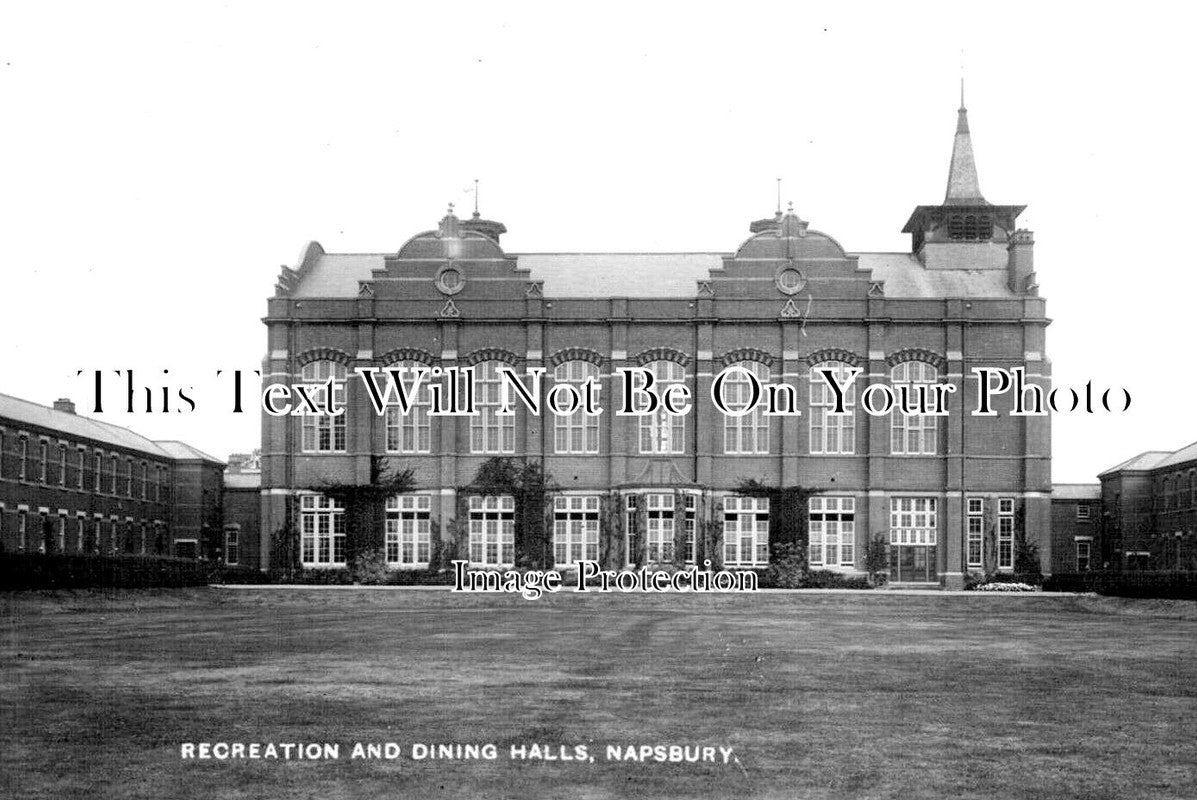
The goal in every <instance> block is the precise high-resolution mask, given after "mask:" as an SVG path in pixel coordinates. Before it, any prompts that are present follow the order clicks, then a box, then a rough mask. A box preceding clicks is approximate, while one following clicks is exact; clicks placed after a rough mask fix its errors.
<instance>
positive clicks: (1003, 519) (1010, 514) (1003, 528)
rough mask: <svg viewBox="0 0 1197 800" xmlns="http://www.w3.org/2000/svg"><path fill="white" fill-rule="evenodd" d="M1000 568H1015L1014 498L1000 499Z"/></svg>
mask: <svg viewBox="0 0 1197 800" xmlns="http://www.w3.org/2000/svg"><path fill="white" fill-rule="evenodd" d="M997 551H998V552H997V555H998V569H1013V568H1014V500H1013V498H1009V497H1003V498H1000V499H999V500H998V534H997Z"/></svg>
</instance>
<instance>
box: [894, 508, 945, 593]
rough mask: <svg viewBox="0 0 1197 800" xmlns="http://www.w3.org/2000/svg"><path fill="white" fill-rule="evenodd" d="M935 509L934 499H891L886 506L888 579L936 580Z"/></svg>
mask: <svg viewBox="0 0 1197 800" xmlns="http://www.w3.org/2000/svg"><path fill="white" fill-rule="evenodd" d="M936 530H937V506H936V499H935V498H934V497H894V498H891V499H890V504H889V544H890V548H889V553H890V562H889V563H890V580H891V581H894V582H909V583H929V582H933V581H935V580H937V579H938V576H939V569H938V565H937V562H938V551H937V547H936V545H937V533H936Z"/></svg>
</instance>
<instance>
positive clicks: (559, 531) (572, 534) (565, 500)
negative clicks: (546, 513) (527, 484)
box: [553, 496, 599, 567]
mask: <svg viewBox="0 0 1197 800" xmlns="http://www.w3.org/2000/svg"><path fill="white" fill-rule="evenodd" d="M598 542H599V499H598V497H576V496H559V497H555V498H553V560H554V561H555V562H556V563H557V566H565V567H568V566H572V565H573V564H575V563H576V562H578V561H581V560H583V559H587V560H590V561H597V560H598Z"/></svg>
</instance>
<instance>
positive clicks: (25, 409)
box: [0, 394, 171, 458]
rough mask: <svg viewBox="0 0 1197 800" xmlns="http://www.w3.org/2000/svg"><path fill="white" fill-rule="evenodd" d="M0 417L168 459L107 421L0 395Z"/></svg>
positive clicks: (151, 444) (136, 435)
mask: <svg viewBox="0 0 1197 800" xmlns="http://www.w3.org/2000/svg"><path fill="white" fill-rule="evenodd" d="M0 417H7V418H9V419H12V420H15V421H17V422H24V423H26V424H28V425H36V426H38V427H41V428H48V429H50V430H55V431H61V432H62V433H63V434H64V435H67V436H72V437H78V438H80V439H90V440H92V441H95V442H100V443H103V444H109V445H113V446H116V447H124V448H126V449H129V450H138V451H140V452H143V453H147V454H149V455H152V456H155V457H157V458H170V457H171V456H170V454H169V453H167V452H166V451H165V450H164V449H163V448H161V447H159V446H158V444H157V443H155V442H153V441H151V440H149V439H147V438H146V437H144V436H142V435H141V434H139V433H134V432H133V431H131V430H129V429H128V428H122V427H121V426H119V425H113V424H112V423H110V422H100V421H99V420H96V419H92V418H90V417H84V416H80V415H78V414H71V413H69V412H66V411H59V410H57V409H54V408H50V407H48V406H43V405H39V404H38V403H32V402H30V401H28V400H22V399H21V398H19V397H12V396H10V395H6V394H0Z"/></svg>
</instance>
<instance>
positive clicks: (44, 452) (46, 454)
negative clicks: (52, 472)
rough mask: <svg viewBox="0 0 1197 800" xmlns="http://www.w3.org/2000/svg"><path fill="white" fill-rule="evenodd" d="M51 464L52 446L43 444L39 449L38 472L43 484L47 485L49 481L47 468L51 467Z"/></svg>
mask: <svg viewBox="0 0 1197 800" xmlns="http://www.w3.org/2000/svg"><path fill="white" fill-rule="evenodd" d="M49 462H50V445H49V444H47V443H46V442H42V443H41V445H40V446H39V447H38V465H39V466H38V472H39V473H40V479H41V482H42V483H45V482H46V481H47V480H48V478H47V476H48V473H49V471H48V469H47V467H48V466H49Z"/></svg>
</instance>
